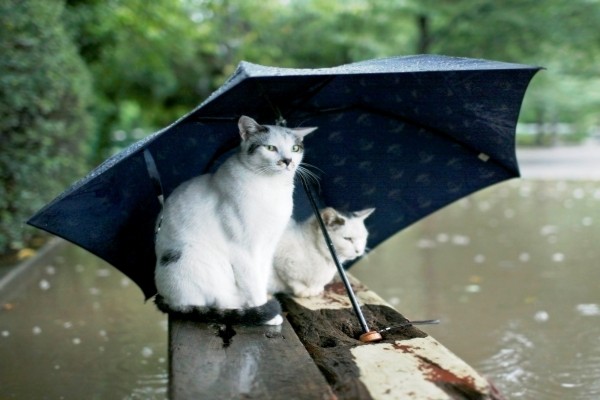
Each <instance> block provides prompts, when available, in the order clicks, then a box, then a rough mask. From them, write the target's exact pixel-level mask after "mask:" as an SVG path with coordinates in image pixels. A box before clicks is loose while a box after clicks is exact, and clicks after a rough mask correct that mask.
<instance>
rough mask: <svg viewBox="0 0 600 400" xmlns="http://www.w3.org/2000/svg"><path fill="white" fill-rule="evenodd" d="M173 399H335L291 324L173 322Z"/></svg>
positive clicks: (170, 320) (171, 381) (170, 372)
mask: <svg viewBox="0 0 600 400" xmlns="http://www.w3.org/2000/svg"><path fill="white" fill-rule="evenodd" d="M169 363H170V371H169V398H170V399H171V400H184V399H185V400H187V399H307V400H309V399H310V400H313V399H323V400H326V399H335V396H334V395H333V393H332V391H331V389H330V387H329V385H328V384H327V382H326V381H325V379H324V377H323V375H322V374H321V373H320V372H319V370H318V368H317V367H316V366H315V364H314V362H313V361H312V359H311V357H310V356H309V355H308V353H307V351H306V349H305V348H304V346H303V345H302V343H301V342H300V341H299V339H298V337H297V336H296V333H295V332H294V330H293V329H292V328H291V326H290V324H289V322H287V321H285V322H284V324H283V325H282V326H280V327H246V326H234V327H226V326H224V325H216V324H201V323H196V322H190V321H183V320H178V319H175V318H169Z"/></svg>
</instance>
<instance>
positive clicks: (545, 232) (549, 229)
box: [540, 225, 558, 236]
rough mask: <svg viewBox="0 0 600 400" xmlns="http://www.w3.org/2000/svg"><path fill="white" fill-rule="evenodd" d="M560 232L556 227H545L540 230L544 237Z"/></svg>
mask: <svg viewBox="0 0 600 400" xmlns="http://www.w3.org/2000/svg"><path fill="white" fill-rule="evenodd" d="M556 232H558V227H557V226H556V225H544V226H542V227H541V229H540V234H541V235H542V236H548V235H551V234H554V233H556Z"/></svg>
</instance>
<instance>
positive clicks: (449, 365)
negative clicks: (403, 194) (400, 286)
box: [279, 280, 502, 400]
mask: <svg viewBox="0 0 600 400" xmlns="http://www.w3.org/2000/svg"><path fill="white" fill-rule="evenodd" d="M352 281H353V287H354V288H355V291H356V294H357V297H358V299H359V301H360V302H361V304H363V307H362V310H363V312H364V314H365V318H366V320H367V323H368V324H369V326H370V328H371V329H372V330H380V329H384V328H386V327H389V326H394V325H398V324H402V323H405V322H407V319H406V318H404V316H402V315H401V314H400V313H399V312H397V311H396V310H394V309H393V308H392V307H391V306H389V305H388V304H386V303H385V301H383V300H382V299H381V298H380V297H379V296H377V295H376V294H375V293H373V292H372V291H370V290H368V289H367V288H366V287H365V286H363V285H361V284H360V283H359V282H357V281H356V280H352ZM279 299H280V301H281V302H282V304H283V306H284V309H286V311H287V312H288V319H289V321H290V323H291V324H292V326H293V327H294V329H295V331H296V333H297V334H298V337H299V338H300V340H301V341H302V342H303V344H304V346H305V347H306V349H307V350H308V352H309V354H310V355H311V357H312V358H313V360H314V362H315V364H316V365H317V366H318V367H319V369H320V370H321V372H322V373H323V374H324V376H325V377H326V379H327V381H328V383H329V384H330V385H331V387H332V389H333V391H334V393H335V395H336V396H337V397H338V398H339V399H452V400H455V399H482V400H483V399H490V400H499V399H502V397H501V396H500V394H499V393H497V391H496V390H495V388H494V387H493V386H492V385H491V384H490V383H489V382H488V381H487V380H486V379H485V378H483V377H482V376H481V375H479V374H478V373H477V372H476V371H475V370H473V369H472V368H471V367H470V366H469V365H467V364H466V363H465V362H464V361H462V360H461V359H460V358H458V357H457V356H456V355H454V354H453V353H452V352H450V351H449V350H448V349H446V348H445V347H444V346H443V345H441V344H440V343H439V342H437V341H436V340H435V339H433V338H432V337H431V336H428V335H427V334H426V333H425V332H423V331H421V330H419V329H417V328H415V327H413V326H406V327H402V328H398V329H394V330H391V331H389V332H388V333H384V334H383V340H382V341H380V342H377V343H367V344H366V343H362V342H360V341H359V340H358V337H359V336H360V334H361V333H362V331H361V329H360V325H359V324H358V321H357V319H356V317H355V315H354V312H353V310H352V309H351V305H350V302H349V301H348V299H347V296H346V295H345V291H344V287H343V285H342V284H341V283H334V284H331V285H328V286H327V288H326V290H325V292H324V293H323V294H322V295H321V296H317V297H312V298H303V299H299V298H294V297H288V296H280V297H279Z"/></svg>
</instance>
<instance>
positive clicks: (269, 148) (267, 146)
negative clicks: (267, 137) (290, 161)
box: [265, 144, 277, 151]
mask: <svg viewBox="0 0 600 400" xmlns="http://www.w3.org/2000/svg"><path fill="white" fill-rule="evenodd" d="M265 148H266V149H267V150H269V151H275V150H277V147H275V146H273V145H270V144H267V145H265Z"/></svg>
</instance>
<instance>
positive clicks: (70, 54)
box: [0, 0, 91, 253]
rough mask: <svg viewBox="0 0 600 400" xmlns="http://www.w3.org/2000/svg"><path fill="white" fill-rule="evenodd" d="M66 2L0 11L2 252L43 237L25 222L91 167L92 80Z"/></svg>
mask: <svg viewBox="0 0 600 400" xmlns="http://www.w3.org/2000/svg"><path fill="white" fill-rule="evenodd" d="M62 11H63V6H62V3H61V2H59V1H50V0H10V1H3V2H2V3H1V6H0V27H1V28H0V53H1V54H2V57H1V58H0V136H1V140H0V253H3V252H7V251H9V250H10V249H16V248H19V247H21V246H22V245H23V243H24V241H26V240H28V239H29V238H30V236H31V235H32V234H33V233H34V232H35V231H34V230H33V229H25V228H24V221H25V220H26V219H27V218H28V217H30V216H31V215H32V214H33V213H34V212H35V211H36V210H37V209H39V208H40V207H41V206H42V205H44V204H45V203H46V202H48V201H49V200H51V199H52V197H53V196H55V195H57V194H58V193H59V192H60V191H62V190H63V189H64V188H65V187H66V186H67V185H68V184H69V183H71V182H72V181H73V180H74V179H76V178H77V177H79V176H80V175H81V174H82V172H83V171H84V170H85V162H84V157H83V153H84V145H85V143H86V141H87V140H88V139H89V134H90V127H91V125H90V122H91V120H90V118H89V117H88V114H87V111H86V98H87V97H88V96H89V79H88V78H89V77H88V75H87V73H86V69H85V66H84V64H83V63H82V61H81V59H80V57H79V55H78V53H77V49H76V47H75V46H74V45H73V43H72V42H70V40H69V37H68V35H67V34H66V33H65V31H64V29H63V27H62V25H61V22H60V19H61V14H62Z"/></svg>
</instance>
